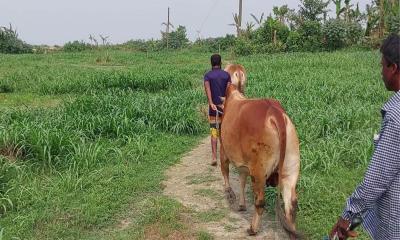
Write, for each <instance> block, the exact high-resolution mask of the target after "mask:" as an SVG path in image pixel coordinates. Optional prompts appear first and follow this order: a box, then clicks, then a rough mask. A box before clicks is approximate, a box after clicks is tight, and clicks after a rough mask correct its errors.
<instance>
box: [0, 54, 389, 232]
mask: <svg viewBox="0 0 400 240" xmlns="http://www.w3.org/2000/svg"><path fill="white" fill-rule="evenodd" d="M102 54H104V52H101V51H85V52H80V53H56V54H48V55H0V61H1V62H2V63H3V64H2V65H1V66H0V86H6V88H8V89H12V91H3V93H1V94H0V100H1V101H0V213H1V216H2V217H1V219H0V226H1V228H2V233H3V236H4V238H5V239H10V238H12V237H17V238H21V239H56V238H61V239H64V238H68V239H94V238H96V239H98V238H102V239H109V238H113V237H114V238H119V239H121V238H122V239H132V238H139V239H140V238H143V237H144V236H147V235H146V234H148V232H152V231H151V229H163V230H162V231H161V230H160V231H161V232H159V234H160V235H161V236H167V235H169V234H170V233H173V232H174V231H177V229H180V228H181V227H183V228H184V229H185V227H184V226H185V224H188V223H187V221H184V220H182V218H181V217H182V216H181V214H184V213H185V211H186V210H185V209H183V208H182V207H181V205H179V204H178V203H176V202H175V201H171V200H169V199H166V198H165V197H162V196H161V194H162V186H161V181H162V180H163V178H164V171H165V170H166V169H167V168H168V167H169V166H170V165H172V164H174V163H176V162H177V161H178V160H179V159H180V157H181V155H182V154H183V153H184V152H186V151H188V150H189V149H190V148H191V147H193V146H194V145H196V144H197V143H198V140H199V139H200V138H201V137H204V134H205V133H207V130H208V128H207V123H206V121H205V119H204V118H203V116H202V115H201V113H200V106H201V105H204V104H205V103H206V99H205V97H204V95H203V87H202V80H201V79H202V76H203V74H204V73H205V72H206V71H207V70H208V69H209V63H208V61H209V55H210V54H208V53H207V54H203V53H199V52H196V51H192V52H191V51H188V50H184V51H176V52H160V53H148V54H146V53H139V52H126V51H109V53H108V54H109V55H110V58H111V59H112V61H110V62H107V63H98V62H96V59H97V58H98V57H99V56H101V55H102ZM223 59H224V60H225V61H228V60H231V61H233V60H235V59H232V56H230V55H229V54H223ZM379 60H380V57H379V54H378V53H377V52H366V51H365V52H356V51H354V52H352V51H346V52H340V51H339V52H334V53H290V54H273V55H252V56H247V57H242V58H239V59H236V62H239V63H242V64H244V66H245V67H246V68H247V71H248V74H249V75H248V79H249V80H248V87H247V89H248V90H247V94H248V96H249V97H272V98H277V99H278V100H280V101H281V102H282V105H283V106H284V107H285V109H286V110H287V112H288V114H289V116H290V117H291V118H292V120H293V121H294V123H295V125H296V128H297V131H298V134H299V137H300V141H301V146H300V148H301V179H300V182H299V186H298V191H299V208H300V209H299V212H298V220H297V223H298V228H299V229H300V230H302V231H304V232H305V233H306V234H308V235H309V236H310V239H321V237H322V236H323V235H324V234H326V233H327V232H328V231H329V230H330V228H331V226H332V225H333V224H334V222H335V221H336V219H337V216H338V215H339V214H340V213H341V211H342V208H343V206H344V203H345V199H346V197H347V196H348V195H349V194H350V193H351V192H352V191H353V189H354V187H355V186H356V184H357V183H359V182H360V181H361V179H362V176H363V173H364V171H365V168H366V166H367V163H368V161H369V158H370V156H371V153H372V136H373V134H374V133H375V132H376V131H378V127H379V124H380V115H379V109H380V107H381V105H382V103H383V102H384V101H385V100H386V99H387V97H388V95H389V94H388V93H387V92H386V91H385V90H384V87H383V84H382V83H381V80H380V78H381V77H380V69H379ZM4 99H5V100H4ZM193 174H200V173H193ZM203 175H205V176H206V175H207V174H203ZM193 176H194V177H196V176H198V175H193ZM193 179H197V180H198V179H200V178H198V177H196V178H193ZM193 179H188V181H191V180H193ZM200 180H209V179H207V178H204V179H203V178H202V179H200ZM221 184H222V183H221ZM199 193H201V194H208V192H204V191H202V192H199ZM272 195H273V194H268V193H267V199H268V201H273V199H271V198H273V196H272ZM268 206H270V205H268ZM268 214H270V213H268ZM126 217H127V218H128V219H129V220H130V221H131V222H132V224H129V225H128V226H127V228H126V229H123V230H120V231H117V230H115V229H114V228H113V226H117V225H118V223H119V222H120V221H121V218H122V219H124V218H126ZM203 217H204V219H205V220H208V219H210V217H211V219H217V218H218V217H219V215H218V214H217V215H216V216H211V215H207V214H206V215H204V216H203ZM108 229H114V230H109V231H108ZM148 229H150V230H148ZM183 231H186V230H183ZM194 234H197V233H194ZM211 234H212V233H211ZM108 236H109V237H108ZM192 236H193V235H192ZM198 238H199V239H210V238H211V237H210V235H209V234H206V233H203V232H201V233H198Z"/></svg>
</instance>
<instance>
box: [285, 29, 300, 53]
mask: <svg viewBox="0 0 400 240" xmlns="http://www.w3.org/2000/svg"><path fill="white" fill-rule="evenodd" d="M286 48H287V50H288V51H291V52H296V51H300V50H301V48H302V39H301V36H300V34H299V33H298V32H297V31H291V32H290V33H289V36H288V38H287V40H286Z"/></svg>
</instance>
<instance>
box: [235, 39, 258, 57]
mask: <svg viewBox="0 0 400 240" xmlns="http://www.w3.org/2000/svg"><path fill="white" fill-rule="evenodd" d="M253 46H254V45H253V44H252V43H251V42H250V41H249V40H246V39H244V38H237V39H236V41H235V46H234V48H233V52H234V53H235V54H237V55H239V56H247V55H251V54H252V53H253Z"/></svg>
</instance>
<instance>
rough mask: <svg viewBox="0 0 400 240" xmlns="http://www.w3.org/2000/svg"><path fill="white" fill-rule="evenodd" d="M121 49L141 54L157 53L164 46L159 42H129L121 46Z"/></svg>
mask: <svg viewBox="0 0 400 240" xmlns="http://www.w3.org/2000/svg"><path fill="white" fill-rule="evenodd" d="M120 48H122V49H125V50H126V49H129V50H134V51H139V52H155V51H159V50H161V49H162V48H163V46H162V43H161V41H159V40H153V39H152V40H147V41H146V40H129V41H128V42H126V43H124V44H122V45H120Z"/></svg>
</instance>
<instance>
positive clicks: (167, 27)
mask: <svg viewBox="0 0 400 240" xmlns="http://www.w3.org/2000/svg"><path fill="white" fill-rule="evenodd" d="M169 25H170V23H169V7H168V20H167V49H168V46H169Z"/></svg>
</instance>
